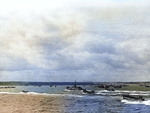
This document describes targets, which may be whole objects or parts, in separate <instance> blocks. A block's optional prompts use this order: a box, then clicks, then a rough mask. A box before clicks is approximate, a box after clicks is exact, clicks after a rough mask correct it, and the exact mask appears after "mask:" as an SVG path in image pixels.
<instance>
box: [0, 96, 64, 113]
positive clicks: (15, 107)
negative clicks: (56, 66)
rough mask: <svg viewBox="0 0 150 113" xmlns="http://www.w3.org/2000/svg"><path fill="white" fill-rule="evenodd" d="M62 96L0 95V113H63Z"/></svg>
mask: <svg viewBox="0 0 150 113" xmlns="http://www.w3.org/2000/svg"><path fill="white" fill-rule="evenodd" d="M63 98H64V96H61V95H35V94H0V113H63V109H62V105H63Z"/></svg>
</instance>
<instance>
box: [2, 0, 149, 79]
mask: <svg viewBox="0 0 150 113" xmlns="http://www.w3.org/2000/svg"><path fill="white" fill-rule="evenodd" d="M149 46H150V2H149V1H148V0H37V1H36V0H22V1H21V2H19V1H17V0H14V1H13V2H12V1H11V0H6V1H5V2H4V1H0V81H43V82H51V81H75V80H77V81H101V82H104V81H108V82H113V81H150V47H149Z"/></svg>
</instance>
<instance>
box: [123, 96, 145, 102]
mask: <svg viewBox="0 0 150 113" xmlns="http://www.w3.org/2000/svg"><path fill="white" fill-rule="evenodd" d="M123 99H127V100H138V101H144V100H145V99H144V98H143V96H139V95H123Z"/></svg>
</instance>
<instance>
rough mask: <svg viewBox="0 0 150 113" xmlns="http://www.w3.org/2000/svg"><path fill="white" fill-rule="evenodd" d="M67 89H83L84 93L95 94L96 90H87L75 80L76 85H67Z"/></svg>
mask: <svg viewBox="0 0 150 113" xmlns="http://www.w3.org/2000/svg"><path fill="white" fill-rule="evenodd" d="M66 89H67V90H74V91H75V90H79V91H83V92H84V93H88V94H94V93H95V91H94V90H92V91H89V90H86V89H83V88H82V87H80V86H79V87H77V85H76V81H75V84H74V86H72V87H69V86H67V87H66Z"/></svg>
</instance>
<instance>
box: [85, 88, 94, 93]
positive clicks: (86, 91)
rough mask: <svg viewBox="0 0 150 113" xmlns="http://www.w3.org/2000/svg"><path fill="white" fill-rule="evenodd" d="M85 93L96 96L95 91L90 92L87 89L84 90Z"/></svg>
mask: <svg viewBox="0 0 150 113" xmlns="http://www.w3.org/2000/svg"><path fill="white" fill-rule="evenodd" d="M83 92H84V93H89V94H94V93H95V91H94V90H92V91H88V90H86V89H84V90H83Z"/></svg>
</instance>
